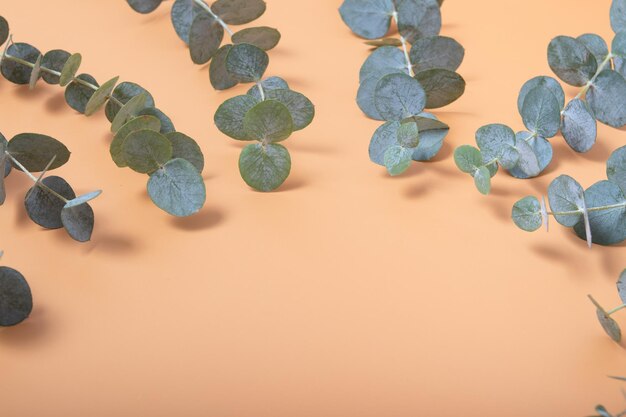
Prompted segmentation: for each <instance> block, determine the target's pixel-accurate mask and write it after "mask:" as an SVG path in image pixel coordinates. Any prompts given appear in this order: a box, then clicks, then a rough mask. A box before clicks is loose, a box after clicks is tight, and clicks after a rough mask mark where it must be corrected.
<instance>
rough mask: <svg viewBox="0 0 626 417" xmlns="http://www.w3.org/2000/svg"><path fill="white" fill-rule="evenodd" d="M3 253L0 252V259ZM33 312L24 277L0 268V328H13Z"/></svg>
mask: <svg viewBox="0 0 626 417" xmlns="http://www.w3.org/2000/svg"><path fill="white" fill-rule="evenodd" d="M2 255H3V252H2V251H0V258H2ZM32 310H33V296H32V294H31V292H30V287H29V285H28V282H26V279H24V276H23V275H22V274H20V273H19V272H18V271H16V270H15V269H13V268H9V267H8V266H0V327H8V326H15V325H16V324H19V323H21V322H23V321H24V320H25V319H27V318H28V316H29V315H30V312H31V311H32Z"/></svg>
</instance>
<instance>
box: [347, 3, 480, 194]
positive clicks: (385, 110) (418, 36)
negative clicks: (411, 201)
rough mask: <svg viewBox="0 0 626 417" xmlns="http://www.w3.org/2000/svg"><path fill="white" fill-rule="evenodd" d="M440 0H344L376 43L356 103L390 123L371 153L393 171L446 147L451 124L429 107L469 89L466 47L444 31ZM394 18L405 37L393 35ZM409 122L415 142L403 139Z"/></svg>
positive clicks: (351, 20) (353, 21)
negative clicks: (460, 69)
mask: <svg viewBox="0 0 626 417" xmlns="http://www.w3.org/2000/svg"><path fill="white" fill-rule="evenodd" d="M440 6H441V2H438V1H436V0H344V2H343V3H342V5H341V7H340V8H339V13H340V15H341V18H342V19H343V21H344V22H345V23H346V25H347V26H348V27H349V28H350V29H351V30H352V32H353V33H355V34H356V35H358V36H360V37H362V38H365V39H368V41H367V42H366V44H367V45H370V46H374V47H375V49H374V50H373V51H372V53H371V54H370V55H369V57H368V58H367V59H366V60H365V62H364V63H363V65H362V66H361V70H360V72H359V88H358V91H357V97H356V101H357V104H358V106H359V108H360V109H361V110H362V111H363V113H365V114H366V115H367V116H368V117H370V118H372V119H376V120H381V121H384V122H385V123H384V124H383V125H382V126H381V127H380V128H378V129H377V130H376V132H375V133H374V135H373V136H372V139H371V141H370V147H369V154H370V159H371V160H372V162H374V163H376V164H379V165H383V166H385V167H386V168H387V171H388V172H389V173H390V174H391V175H399V174H401V173H402V172H404V171H406V169H408V167H409V166H410V164H411V161H428V160H430V159H432V158H433V157H434V156H435V155H436V154H437V152H439V150H440V149H441V146H442V144H443V140H444V138H445V136H446V135H447V133H448V130H449V127H448V126H447V125H446V124H444V123H442V122H440V121H438V120H437V118H436V117H435V116H433V115H431V114H428V113H424V109H435V108H440V107H444V106H446V105H448V104H450V103H452V102H454V101H455V100H457V99H458V98H459V97H461V95H462V94H463V93H464V91H465V80H464V79H463V77H461V76H460V75H459V74H458V73H456V70H457V69H458V67H459V66H460V65H461V63H462V62H463V58H464V56H465V50H464V48H463V47H462V46H461V45H460V44H459V43H458V42H457V41H455V40H454V39H452V38H449V37H446V36H440V35H439V32H440V30H441V10H440ZM392 21H395V23H396V25H397V27H398V31H399V37H398V38H395V37H392V36H389V37H387V36H388V35H389V31H390V27H391V23H392ZM407 123H412V125H409V126H413V127H414V128H415V129H416V131H417V133H416V136H415V138H414V139H415V140H414V141H412V142H410V143H407V142H404V141H403V140H402V138H399V137H398V135H399V134H400V135H402V134H403V133H402V132H403V131H404V129H402V128H401V127H402V126H405V125H407ZM413 127H410V128H406V129H413ZM404 132H405V133H406V131H404ZM409 145H410V146H409ZM484 183H485V181H482V182H481V184H484ZM485 188H486V187H483V189H485Z"/></svg>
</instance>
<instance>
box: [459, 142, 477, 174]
mask: <svg viewBox="0 0 626 417" xmlns="http://www.w3.org/2000/svg"><path fill="white" fill-rule="evenodd" d="M454 162H455V163H456V166H457V167H458V168H459V169H460V170H461V171H463V172H465V173H467V174H473V173H474V172H475V171H476V170H477V169H478V168H480V167H481V166H482V165H483V157H482V155H481V153H480V151H479V150H478V149H476V148H474V147H473V146H470V145H462V146H459V147H458V148H456V149H455V150H454Z"/></svg>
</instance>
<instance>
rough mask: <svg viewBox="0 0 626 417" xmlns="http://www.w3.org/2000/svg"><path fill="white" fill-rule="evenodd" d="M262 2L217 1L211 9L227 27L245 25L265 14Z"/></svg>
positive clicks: (257, 0)
mask: <svg viewBox="0 0 626 417" xmlns="http://www.w3.org/2000/svg"><path fill="white" fill-rule="evenodd" d="M265 8H266V6H265V2H264V1H263V0H217V1H216V2H215V3H213V5H212V6H211V9H212V10H213V12H214V13H215V14H217V15H218V16H219V17H220V18H221V19H222V20H223V21H224V22H226V23H228V24H229V25H245V24H246V23H250V22H252V21H253V20H255V19H258V18H259V17H261V15H262V14H263V13H265Z"/></svg>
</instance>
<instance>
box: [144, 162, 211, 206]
mask: <svg viewBox="0 0 626 417" xmlns="http://www.w3.org/2000/svg"><path fill="white" fill-rule="evenodd" d="M148 194H149V195H150V198H151V199H152V201H153V202H154V204H156V205H157V206H158V207H159V208H160V209H161V210H164V211H166V212H167V213H169V214H171V215H173V216H178V217H186V216H191V215H192V214H194V213H197V212H198V211H200V209H201V208H202V206H204V202H205V201H206V188H205V185H204V181H203V180H202V177H201V176H200V173H199V172H198V170H197V169H196V167H194V166H193V165H192V164H191V162H189V161H186V160H184V159H180V158H176V159H172V160H171V161H169V162H167V163H166V164H165V165H163V166H162V167H161V168H159V169H158V170H156V171H155V172H154V173H153V174H152V175H150V179H149V180H148Z"/></svg>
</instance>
